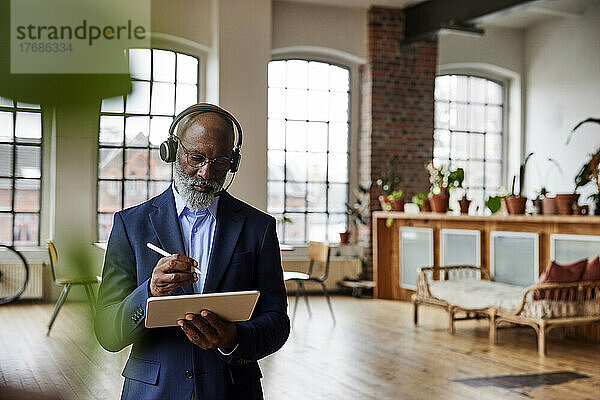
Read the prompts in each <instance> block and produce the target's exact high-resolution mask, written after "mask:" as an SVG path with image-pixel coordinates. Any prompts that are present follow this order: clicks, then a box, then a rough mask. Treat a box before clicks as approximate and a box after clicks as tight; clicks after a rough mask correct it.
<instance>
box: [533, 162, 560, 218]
mask: <svg viewBox="0 0 600 400" xmlns="http://www.w3.org/2000/svg"><path fill="white" fill-rule="evenodd" d="M546 161H547V162H549V163H550V165H549V166H547V167H546V168H545V170H546V175H545V178H542V176H541V174H540V181H541V182H542V187H541V189H540V190H539V191H538V192H536V193H537V194H536V197H535V199H534V200H533V204H534V206H535V208H536V211H537V213H538V214H544V215H553V214H558V207H557V205H556V197H550V195H549V193H548V190H547V189H546V187H547V186H548V185H547V184H548V175H549V174H550V171H552V166H555V167H556V169H557V170H558V172H560V173H561V175H562V174H563V170H562V168H561V167H560V164H559V163H558V161H556V160H555V159H553V158H550V157H549V158H547V159H546ZM538 172H539V170H538Z"/></svg>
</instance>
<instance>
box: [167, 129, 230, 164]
mask: <svg viewBox="0 0 600 400" xmlns="http://www.w3.org/2000/svg"><path fill="white" fill-rule="evenodd" d="M175 138H176V139H177V142H178V143H179V144H180V145H181V148H182V149H183V151H184V153H185V155H186V157H187V162H188V164H189V166H190V167H192V168H200V167H202V166H204V165H205V164H206V163H210V166H211V167H212V168H213V169H214V170H215V171H216V172H225V171H227V170H228V169H229V167H230V166H231V160H230V159H229V157H225V156H222V157H215V158H208V157H206V156H205V155H204V154H202V153H198V152H190V151H188V149H186V148H185V146H184V145H183V143H181V139H179V138H178V137H175Z"/></svg>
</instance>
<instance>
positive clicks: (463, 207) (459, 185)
mask: <svg viewBox="0 0 600 400" xmlns="http://www.w3.org/2000/svg"><path fill="white" fill-rule="evenodd" d="M448 180H449V181H450V182H454V185H453V186H452V187H450V189H452V188H454V189H463V195H462V197H461V198H460V200H459V201H458V205H459V207H460V213H461V214H468V213H469V206H470V205H471V200H469V199H468V198H467V191H466V190H465V189H464V188H463V182H464V180H465V171H464V170H463V169H462V168H457V169H456V170H454V171H452V172H450V175H449V177H448Z"/></svg>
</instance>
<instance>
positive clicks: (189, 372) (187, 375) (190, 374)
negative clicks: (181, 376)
mask: <svg viewBox="0 0 600 400" xmlns="http://www.w3.org/2000/svg"><path fill="white" fill-rule="evenodd" d="M185 377H186V378H188V379H192V378H193V377H194V373H193V372H192V371H185Z"/></svg>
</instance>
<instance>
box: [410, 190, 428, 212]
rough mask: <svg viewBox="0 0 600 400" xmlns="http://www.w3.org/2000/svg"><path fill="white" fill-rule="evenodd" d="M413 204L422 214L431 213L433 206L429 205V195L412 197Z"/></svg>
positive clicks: (423, 194)
mask: <svg viewBox="0 0 600 400" xmlns="http://www.w3.org/2000/svg"><path fill="white" fill-rule="evenodd" d="M412 202H413V203H414V204H416V205H417V206H418V207H419V210H421V211H422V212H428V211H431V205H430V204H429V198H428V197H427V193H417V194H415V195H414V196H413V197H412Z"/></svg>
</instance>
